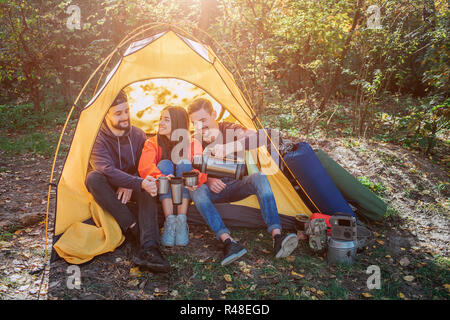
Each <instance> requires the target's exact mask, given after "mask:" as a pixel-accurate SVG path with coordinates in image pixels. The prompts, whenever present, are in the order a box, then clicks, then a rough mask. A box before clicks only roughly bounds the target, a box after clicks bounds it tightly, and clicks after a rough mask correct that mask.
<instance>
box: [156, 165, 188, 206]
mask: <svg viewBox="0 0 450 320" xmlns="http://www.w3.org/2000/svg"><path fill="white" fill-rule="evenodd" d="M156 166H157V167H158V169H159V170H160V171H161V173H162V174H163V175H166V176H168V175H169V174H173V175H174V176H175V177H181V175H182V174H183V172H188V171H192V164H191V162H190V161H189V160H186V159H182V160H181V161H180V162H179V163H178V164H177V165H176V166H175V165H174V164H173V162H172V161H170V160H168V159H164V160H161V161H160V162H159V163H158V164H157V165H156ZM182 197H183V199H189V192H188V190H187V189H186V188H185V187H183V194H182ZM168 198H172V190H171V189H170V188H169V192H168V193H166V194H160V195H159V200H163V199H168Z"/></svg>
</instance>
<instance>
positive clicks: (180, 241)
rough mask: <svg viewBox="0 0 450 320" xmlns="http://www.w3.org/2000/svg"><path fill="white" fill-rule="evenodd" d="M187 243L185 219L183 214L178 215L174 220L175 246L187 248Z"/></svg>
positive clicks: (187, 233) (187, 229)
mask: <svg viewBox="0 0 450 320" xmlns="http://www.w3.org/2000/svg"><path fill="white" fill-rule="evenodd" d="M188 243H189V227H188V224H187V217H186V215H185V214H179V215H177V218H176V227H175V245H176V246H182V247H184V246H187V244H188Z"/></svg>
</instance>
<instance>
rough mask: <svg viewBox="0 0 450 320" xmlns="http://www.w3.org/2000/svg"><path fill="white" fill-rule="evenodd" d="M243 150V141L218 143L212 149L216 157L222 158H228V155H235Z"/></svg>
mask: <svg viewBox="0 0 450 320" xmlns="http://www.w3.org/2000/svg"><path fill="white" fill-rule="evenodd" d="M242 151H243V147H242V144H241V142H239V141H236V142H229V143H226V144H216V145H214V147H213V148H212V149H211V153H212V154H213V155H214V156H215V157H217V158H221V159H224V158H226V157H227V155H233V154H234V153H235V152H238V153H240V152H242Z"/></svg>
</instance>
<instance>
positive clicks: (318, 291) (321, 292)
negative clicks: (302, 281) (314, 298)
mask: <svg viewBox="0 0 450 320" xmlns="http://www.w3.org/2000/svg"><path fill="white" fill-rule="evenodd" d="M316 293H317V294H318V295H319V296H323V295H324V292H323V291H322V290H317V292H316Z"/></svg>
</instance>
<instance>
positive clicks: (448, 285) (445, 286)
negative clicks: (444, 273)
mask: <svg viewBox="0 0 450 320" xmlns="http://www.w3.org/2000/svg"><path fill="white" fill-rule="evenodd" d="M444 288H445V289H447V290H448V291H450V284H448V283H446V284H444Z"/></svg>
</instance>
